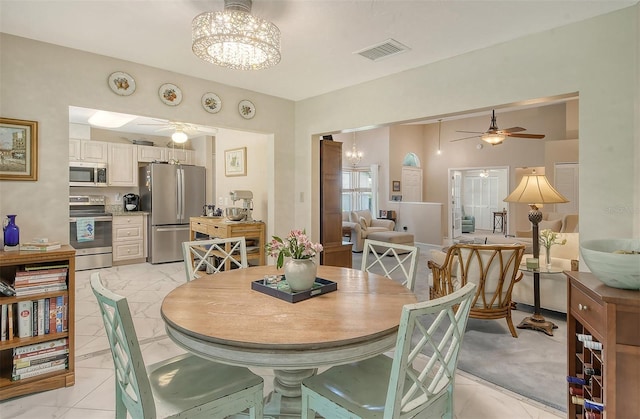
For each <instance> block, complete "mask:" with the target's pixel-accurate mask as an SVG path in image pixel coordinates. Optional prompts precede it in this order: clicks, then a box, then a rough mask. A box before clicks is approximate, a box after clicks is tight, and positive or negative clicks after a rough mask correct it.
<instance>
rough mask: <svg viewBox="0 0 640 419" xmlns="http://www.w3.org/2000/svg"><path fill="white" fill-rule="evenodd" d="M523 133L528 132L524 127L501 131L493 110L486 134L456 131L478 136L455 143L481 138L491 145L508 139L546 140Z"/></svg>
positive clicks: (537, 135)
mask: <svg viewBox="0 0 640 419" xmlns="http://www.w3.org/2000/svg"><path fill="white" fill-rule="evenodd" d="M521 131H526V128H522V127H511V128H506V129H499V128H498V124H497V123H496V111H495V110H493V111H492V112H491V125H490V126H489V129H488V130H487V131H485V132H478V131H456V132H466V133H469V134H476V135H472V136H470V137H464V138H458V139H456V140H451V142H453V141H461V140H466V139H469V138H476V137H480V138H481V139H482V141H485V142H487V143H489V144H491V145H498V144H502V142H503V141H504V140H505V138H507V137H517V138H532V139H541V138H544V134H523V133H522V132H521Z"/></svg>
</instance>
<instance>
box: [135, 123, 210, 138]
mask: <svg viewBox="0 0 640 419" xmlns="http://www.w3.org/2000/svg"><path fill="white" fill-rule="evenodd" d="M154 120H155V121H158V122H157V123H139V124H138V125H158V126H159V127H160V128H158V129H157V130H156V132H160V131H168V130H171V131H173V134H171V139H172V140H173V141H174V142H176V143H184V142H185V141H187V140H188V139H189V135H192V134H199V133H200V134H217V132H218V130H217V129H216V128H212V127H206V126H203V125H196V124H190V123H188V122H178V121H167V120H162V119H154Z"/></svg>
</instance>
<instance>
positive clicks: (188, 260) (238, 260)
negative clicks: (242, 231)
mask: <svg viewBox="0 0 640 419" xmlns="http://www.w3.org/2000/svg"><path fill="white" fill-rule="evenodd" d="M182 256H183V258H184V268H185V272H186V274H187V281H191V280H192V279H196V278H199V277H200V276H202V275H205V274H204V273H202V271H201V269H202V268H204V269H205V272H206V273H207V274H216V273H218V272H220V271H222V270H224V269H229V268H231V267H237V268H246V267H248V266H249V264H248V262H247V244H246V241H245V239H244V237H231V238H228V239H210V240H195V241H190V242H183V243H182Z"/></svg>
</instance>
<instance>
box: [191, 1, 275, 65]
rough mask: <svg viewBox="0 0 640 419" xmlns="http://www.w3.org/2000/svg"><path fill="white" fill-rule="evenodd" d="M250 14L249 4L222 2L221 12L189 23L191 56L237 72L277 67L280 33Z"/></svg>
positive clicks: (201, 15)
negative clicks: (192, 53)
mask: <svg viewBox="0 0 640 419" xmlns="http://www.w3.org/2000/svg"><path fill="white" fill-rule="evenodd" d="M250 12H251V0H225V1H224V11H222V12H205V13H202V14H199V15H198V16H196V17H195V18H194V19H193V22H192V23H191V31H192V41H193V45H192V49H193V52H194V54H196V56H198V57H199V58H201V59H203V60H204V61H207V62H210V63H212V64H216V65H219V66H222V67H228V68H233V69H236V70H260V69H263V68H268V67H271V66H274V65H276V64H278V63H279V62H280V29H278V27H277V26H276V25H274V24H273V23H271V22H268V21H266V20H264V19H261V18H258V17H255V16H253V15H252V14H251V13H250Z"/></svg>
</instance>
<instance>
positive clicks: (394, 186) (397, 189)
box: [393, 180, 400, 192]
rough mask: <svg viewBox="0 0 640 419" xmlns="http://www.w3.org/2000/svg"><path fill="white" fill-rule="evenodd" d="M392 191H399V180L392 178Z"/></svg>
mask: <svg viewBox="0 0 640 419" xmlns="http://www.w3.org/2000/svg"><path fill="white" fill-rule="evenodd" d="M393 192H400V181H399V180H394V181H393Z"/></svg>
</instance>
